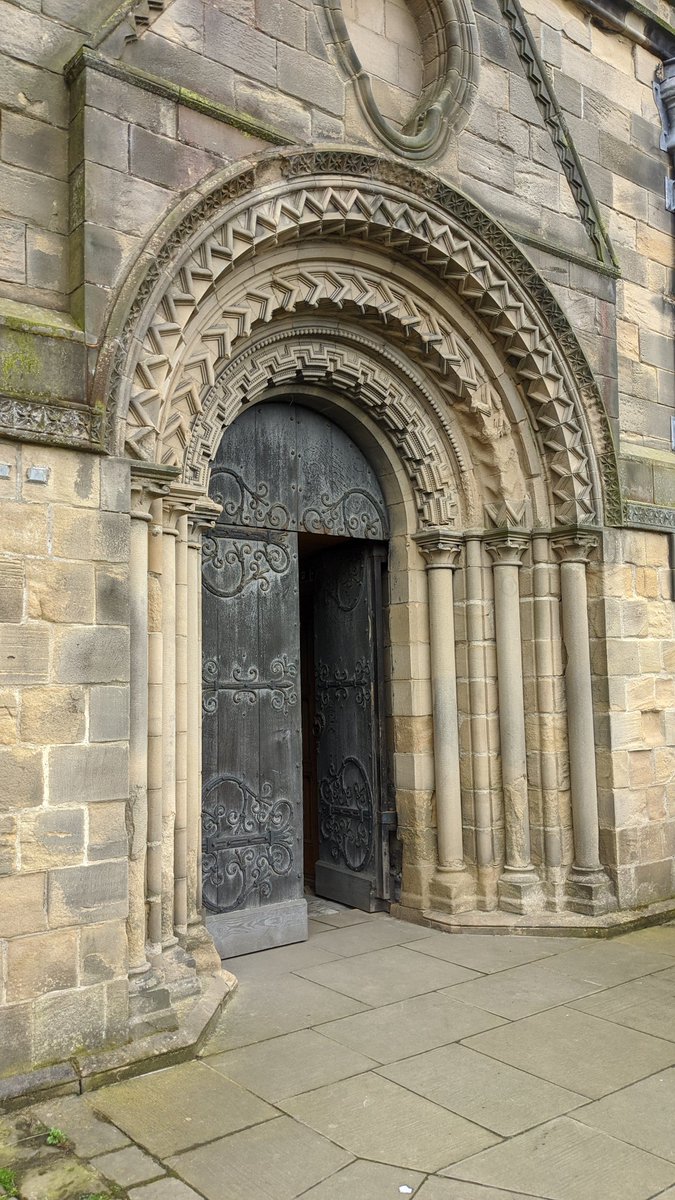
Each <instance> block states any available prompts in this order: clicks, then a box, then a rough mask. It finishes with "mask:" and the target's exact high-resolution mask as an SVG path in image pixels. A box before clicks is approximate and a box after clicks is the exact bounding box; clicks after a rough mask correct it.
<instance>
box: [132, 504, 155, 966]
mask: <svg viewBox="0 0 675 1200" xmlns="http://www.w3.org/2000/svg"><path fill="white" fill-rule="evenodd" d="M142 502H143V489H142V486H139V485H136V486H132V507H131V546H130V562H129V568H130V569H129V592H130V612H129V627H130V656H131V676H130V689H129V719H130V729H129V801H130V804H129V810H130V815H131V837H130V852H129V919H128V930H129V974H130V975H140V974H144V973H145V972H146V971H147V970H148V969H149V965H150V964H149V963H148V961H147V959H146V955H145V937H146V914H145V870H146V856H147V838H148V524H149V522H150V514H149V513H148V511H147V509H146V508H143V507H142Z"/></svg>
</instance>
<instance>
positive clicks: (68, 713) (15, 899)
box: [0, 441, 129, 1075]
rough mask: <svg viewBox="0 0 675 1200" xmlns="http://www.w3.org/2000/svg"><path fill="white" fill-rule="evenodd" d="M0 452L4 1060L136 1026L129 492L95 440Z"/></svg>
mask: <svg viewBox="0 0 675 1200" xmlns="http://www.w3.org/2000/svg"><path fill="white" fill-rule="evenodd" d="M0 463H2V464H3V471H5V468H7V470H6V471H5V474H4V477H3V478H1V479H0V497H1V500H2V518H3V521H2V543H1V547H0V743H1V744H0V1047H1V1048H2V1049H1V1051H0V1074H2V1075H4V1074H7V1073H8V1072H10V1073H11V1072H12V1071H13V1070H14V1071H19V1070H25V1069H26V1068H27V1067H28V1066H29V1065H30V1064H31V1063H49V1062H59V1061H61V1060H63V1059H65V1058H68V1057H69V1056H70V1055H72V1054H73V1053H75V1052H76V1051H79V1050H83V1049H93V1048H97V1047H100V1046H104V1045H106V1044H107V1043H111V1042H119V1041H120V1040H124V1039H125V1037H126V1031H127V961H126V929H125V920H126V916H127V855H128V841H127V829H126V805H127V800H128V794H129V783H128V736H129V688H128V679H129V634H128V605H129V598H128V555H129V516H128V510H129V497H128V477H127V472H126V470H124V469H122V470H120V467H119V464H118V463H117V462H114V461H112V460H106V459H101V458H100V457H98V456H96V455H93V454H83V453H77V452H73V451H69V450H59V449H54V448H48V447H45V446H31V445H25V446H23V447H21V446H18V445H17V443H15V442H6V441H3V442H2V443H0ZM36 472H39V474H40V479H39V480H34V479H33V478H31V475H35V473H36ZM45 473H46V474H47V479H46V481H45V482H42V481H41V480H42V476H43V475H44V474H45Z"/></svg>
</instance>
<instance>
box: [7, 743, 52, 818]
mask: <svg viewBox="0 0 675 1200" xmlns="http://www.w3.org/2000/svg"><path fill="white" fill-rule="evenodd" d="M43 787H44V783H43V775H42V752H41V751H40V750H29V749H28V748H27V747H26V746H2V747H0V812H8V811H11V810H12V809H14V808H31V807H34V806H35V805H37V804H41V803H42V799H43Z"/></svg>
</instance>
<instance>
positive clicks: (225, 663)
mask: <svg viewBox="0 0 675 1200" xmlns="http://www.w3.org/2000/svg"><path fill="white" fill-rule="evenodd" d="M210 494H211V496H212V497H213V499H214V500H216V501H217V502H218V503H219V504H220V505H221V506H222V511H221V514H220V516H219V518H218V520H217V523H216V526H215V528H214V529H213V531H211V532H210V533H209V534H208V535H207V536H205V537H204V540H203V671H202V679H203V796H202V805H203V821H202V850H203V900H204V907H205V909H206V924H207V927H208V928H209V930H210V932H211V933H212V935H213V937H214V940H215V942H216V945H217V946H218V949H219V950H220V952H221V954H222V955H223V957H232V956H234V955H237V954H244V953H249V952H250V951H252V950H259V949H264V948H266V947H268V946H273V945H282V944H284V943H287V942H293V941H300V940H302V939H304V938H305V937H306V936H307V906H306V903H305V900H304V880H303V874H304V872H303V821H302V791H303V771H302V724H301V688H300V683H301V679H300V621H299V570H298V533H299V531H300V532H301V533H302V535H303V537H307V536H308V535H312V537H316V538H317V539H319V538H323V539H324V541H325V540H328V539H331V538H336V539H342V540H344V539H356V538H358V539H361V541H360V542H359V545H364V544H365V542H367V541H368V540H376V541H378V542H381V541H382V539H383V538H385V537H386V514H385V508H384V500H383V497H382V493H381V491H380V488H379V485H378V483H377V480H376V478H375V476H374V474H373V471H372V469H371V467H370V466H369V464H368V463H367V461H366V459H365V458H364V456H363V454H362V453H361V451H360V450H358V448H357V447H356V446H355V445H354V443H353V442H352V441H351V440H350V439H349V437H348V436H347V435H346V434H345V433H344V432H343V431H342V430H341V429H338V428H337V427H336V426H334V425H333V424H332V423H331V422H330V421H328V420H327V419H326V418H325V417H323V416H321V415H320V414H318V413H315V412H311V411H309V410H307V409H303V408H299V407H297V406H295V405H293V404H291V403H270V404H261V405H257V406H255V408H253V409H250V410H248V411H246V412H245V413H244V414H243V415H242V416H241V417H240V418H239V419H238V420H237V421H236V422H235V423H234V425H233V426H232V428H231V429H230V430H228V431H227V433H226V434H225V436H224V438H223V441H222V443H221V445H220V447H219V450H218V454H217V456H216V459H215V461H214V463H213V466H212V472H211V485H210ZM363 539H365V541H364V540H363ZM353 544H354V545H356V542H354V543H353ZM359 553H361V552H360V551H359ZM371 573H372V572H371ZM369 586H370V585H369ZM359 611H361V610H359ZM364 611H365V610H364ZM345 629H346V630H347V626H345ZM347 631H348V630H347ZM372 711H373V712H374V711H375V710H374V708H373V709H372ZM359 728H360V727H359ZM345 730H346V736H347V734H349V736H351V732H350V730H351V727H347V726H345ZM335 786H337V784H336V785H335ZM371 786H373V785H371ZM378 853H379V852H378ZM376 860H377V864H378V866H377V870H378V871H380V873H381V864H380V857H377V856H376ZM369 861H370V860H369ZM364 869H365V867H364ZM368 869H369V868H368ZM363 878H364V879H365V878H366V876H365V875H364V876H363ZM360 894H361V893H359V895H360ZM350 902H351V901H350ZM353 902H354V903H356V900H354V901H353Z"/></svg>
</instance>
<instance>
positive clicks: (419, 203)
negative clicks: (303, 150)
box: [102, 151, 620, 525]
mask: <svg viewBox="0 0 675 1200" xmlns="http://www.w3.org/2000/svg"><path fill="white" fill-rule="evenodd" d="M261 174H262V168H261ZM264 179H265V187H264V188H262V189H260V191H258V192H254V193H253V194H252V195H251V194H250V191H251V190H252V189H253V187H254V183H255V172H254V171H251V170H249V171H247V173H245V174H243V175H241V176H239V177H235V178H233V179H232V180H230V181H229V182H228V184H227V185H221V186H220V188H219V189H216V190H214V191H213V192H212V193H210V194H209V195H208V196H207V197H206V198H205V199H203V200H201V201H200V203H199V204H198V205H197V206H196V207H195V208H194V209H193V210H192V211H191V212H190V213H189V214H188V216H187V217H186V219H185V222H184V223H183V224H182V225H179V226H177V227H176V228H175V229H174V231H173V233H172V235H171V237H170V238H169V240H168V241H167V243H166V245H165V247H164V249H163V250H160V252H159V253H158V254H157V255H156V257H155V262H154V265H153V266H152V267H151V268H150V270H149V271H148V273H147V276H146V280H145V283H144V285H143V287H142V288H141V289H140V292H137V298H136V300H135V303H133V304H132V311H131V313H130V314H129V317H128V319H127V322H126V325H125V328H124V330H123V333H122V336H121V337H120V338H119V339H118V343H117V352H116V354H115V360H114V363H113V367H112V371H111V381H110V382H111V384H112V387H111V389H110V390H111V391H112V392H113V393H114V396H115V400H114V402H115V404H116V405H117V409H116V412H113V415H112V419H111V432H112V434H113V437H114V438H115V437H116V441H117V447H118V448H119V449H121V443H122V440H123V436H124V427H125V426H126V424H127V422H126V417H127V414H128V418H129V426H128V427H129V432H130V435H131V446H130V449H131V450H132V452H133V446H134V441H136V442H138V438H137V435H136V433H135V432H134V428H135V429H136V430H138V429H139V428H140V429H142V428H145V429H147V430H148V431H151V430H152V429H153V428H154V429H155V430H158V429H159V428H160V426H161V425H162V424H163V414H162V411H161V410H162V405H163V403H164V401H165V399H166V381H167V378H168V377H169V376H171V378H172V381H173V382H172V391H173V394H175V384H176V380H177V377H178V374H179V373H180V371H181V369H182V368H183V366H185V368H186V372H185V374H184V377H183V379H182V382H181V386H182V387H183V389H184V392H183V394H184V397H186V398H187V402H188V407H189V406H190V405H192V408H193V410H194V411H193V413H192V417H193V418H194V417H195V416H196V415H197V413H198V412H199V409H200V407H201V404H202V400H203V396H204V395H205V394H206V392H207V391H208V390H209V389H210V388H211V387H213V385H214V383H215V378H214V377H212V375H211V377H210V376H209V372H210V370H211V368H212V361H213V360H212V356H211V354H210V353H209V351H208V349H207V348H206V346H205V347H204V352H203V354H202V357H201V361H200V362H196V361H195V360H194V356H189V361H188V359H186V356H185V341H184V338H183V330H184V329H185V328H186V327H187V326H188V325H189V324H190V322H192V325H191V328H192V329H193V330H194V329H195V328H196V326H197V325H198V324H199V313H200V310H201V307H202V305H204V308H205V311H206V305H208V299H209V295H210V294H212V292H213V290H214V288H216V286H217V285H218V283H219V281H220V280H223V279H226V278H227V279H228V280H229V277H230V276H234V275H235V274H236V273H237V271H238V269H239V268H241V267H243V264H244V263H245V262H247V261H248V260H250V259H251V258H252V257H253V256H254V255H255V257H256V259H259V260H262V259H263V257H264V256H265V255H266V254H268V253H270V252H271V251H273V250H275V249H276V248H277V247H279V246H284V245H288V244H291V243H292V244H294V245H295V244H297V243H298V242H300V243H302V242H304V241H306V240H309V239H313V240H316V241H319V239H320V241H321V243H325V244H329V243H331V242H332V241H333V240H334V239H342V240H343V241H344V240H345V239H351V240H352V241H353V242H356V243H359V244H361V245H363V244H364V239H367V240H368V243H369V244H370V243H372V244H377V245H379V246H382V247H386V248H387V249H388V252H389V253H390V254H392V255H393V256H394V257H396V258H398V257H400V258H401V259H402V260H405V261H408V262H411V263H417V264H419V267H420V270H421V271H422V272H429V273H431V274H433V275H435V276H436V277H438V278H440V279H441V280H442V282H443V284H444V285H445V286H447V287H448V288H449V289H451V290H452V291H453V292H454V293H455V294H456V295H457V296H458V297H459V298H460V300H461V302H462V303H463V304H465V305H466V306H467V308H468V309H469V310H471V311H473V313H474V314H475V315H476V316H477V318H478V319H479V321H480V322H481V323H482V324H483V326H484V327H485V328H486V329H487V331H488V333H489V335H490V337H491V338H492V339H493V340H494V341H495V343H496V344H497V345H499V347H500V349H501V352H502V354H503V356H504V359H505V361H506V363H508V366H509V369H510V370H511V372H512V373H513V375H514V377H515V378H516V379H517V380H518V382H519V384H520V386H521V388H522V391H523V394H524V396H525V399H526V403H527V405H528V409H529V413H530V419H531V422H532V425H533V427H534V428H536V429H538V431H539V436H540V439H541V443H542V447H543V452H544V454H545V456H546V459H547V462H548V465H549V469H550V474H551V478H552V480H553V483H552V489H551V490H552V503H553V508H554V514H555V520H556V521H557V523H559V524H563V525H569V524H584V523H592V524H594V523H598V522H600V521H601V520H602V517H603V501H604V518H605V520H606V521H607V522H612V521H614V522H616V521H618V520H619V519H620V503H619V500H620V498H619V491H618V482H617V473H616V462H615V457H614V449H613V444H612V440H611V435H610V431H609V426H608V422H607V418H606V414H605V412H604V408H603V405H602V401H601V399H600V396H599V393H598V391H597V387H596V385H595V383H594V380H593V377H592V374H591V372H590V369H589V367H588V364H587V362H586V360H585V358H584V356H583V353H582V351H581V349H580V347H579V344H578V343H577V341H576V338H575V337H574V334H573V333H572V330H571V328H570V327H569V324H568V323H567V321H566V319H565V317H564V316H563V314H562V312H561V310H560V309H559V307H558V305H557V304H556V302H555V300H554V299H553V297H552V295H551V293H550V292H549V291H548V288H547V287H546V286H545V284H544V283H543V281H542V280H541V279H540V277H539V276H538V275H537V273H536V272H535V271H534V268H533V267H532V266H531V264H530V263H529V262H528V261H527V260H526V259H525V258H524V256H523V255H522V254H521V253H520V251H519V250H518V249H517V248H516V247H515V246H514V244H513V243H512V242H511V241H510V239H509V238H508V236H507V235H506V234H505V233H504V232H503V231H502V230H501V229H500V228H499V227H498V226H496V225H495V224H494V223H493V222H492V221H491V220H490V219H489V218H488V217H487V216H486V215H485V214H484V213H482V212H481V211H480V210H479V209H477V207H476V206H475V205H473V204H472V203H471V202H469V201H468V200H466V199H465V198H464V197H462V196H460V195H459V194H458V193H456V192H454V191H452V189H450V188H448V187H446V186H445V185H443V184H441V183H439V181H438V180H435V179H433V178H431V177H429V176H424V175H422V174H420V173H418V172H413V171H412V170H410V169H408V168H405V169H404V170H402V169H399V168H396V169H394V167H393V166H392V164H390V163H387V162H385V161H381V160H379V159H378V158H377V157H376V156H375V155H368V154H349V153H341V152H337V151H331V152H313V153H308V154H289V155H281V156H279V157H278V158H277V159H276V161H274V162H272V161H270V160H269V159H268V160H267V161H266V162H265V164H264ZM401 184H405V187H402V186H401ZM225 197H227V199H226V198H225ZM233 197H237V198H236V199H233ZM228 201H230V202H229V203H228ZM344 283H345V281H344V280H334V281H330V280H324V281H321V282H320V285H319V284H317V281H316V280H312V279H309V280H305V282H304V284H303V286H304V287H305V289H306V290H305V293H304V295H303V297H302V300H303V302H304V304H305V305H306V306H308V307H312V306H313V307H316V305H317V304H318V303H320V302H326V303H332V304H333V305H334V306H335V307H337V308H339V307H340V306H341V305H343V306H344V303H345V300H346V299H347V294H346V293H345V292H344V291H343V286H344ZM354 286H355V281H354V280H352V281H351V283H350V284H349V287H350V288H353V287H354ZM312 293H313V294H312ZM296 299H297V293H295V294H294V292H293V289H290V291H289V290H288V289H286V290H284V288H283V287H282V288H281V290H280V292H278V293H277V294H275V295H273V296H272V295H270V294H269V293H266V294H264V295H262V296H261V297H260V298H259V300H258V302H257V303H258V304H259V308H258V312H257V313H256V312H253V313H252V312H251V311H250V310H249V311H246V310H244V311H240V312H232V313H228V314H226V315H225V318H224V319H223V321H222V323H221V326H220V328H215V329H214V327H213V325H212V324H211V325H209V326H208V330H209V340H210V341H211V343H218V342H219V343H220V347H221V349H222V354H221V358H222V360H223V362H222V365H224V363H225V360H226V359H227V358H229V357H230V353H229V349H228V347H231V345H232V341H233V339H234V340H235V341H236V339H237V337H245V336H247V335H248V333H249V332H250V329H251V328H252V326H253V325H254V324H255V323H256V321H257V320H259V319H260V312H263V311H264V310H265V309H266V308H267V307H268V306H270V305H272V306H273V307H274V308H275V309H276V310H277V311H278V312H280V313H283V314H284V315H288V314H289V313H291V312H293V311H295V308H296ZM349 299H350V300H351V301H352V303H353V304H354V305H355V306H356V307H357V308H359V305H360V307H361V309H362V310H365V309H367V308H368V307H369V306H371V305H372V307H373V308H379V312H380V319H381V320H385V319H386V320H387V321H388V322H392V323H393V316H392V314H395V316H396V324H397V325H398V327H399V329H401V328H403V327H405V328H406V330H407V332H408V337H409V345H410V346H412V345H413V343H414V344H415V345H416V346H417V347H418V349H419V351H421V350H422V349H423V350H424V352H425V354H426V355H427V356H428V358H429V360H430V361H431V360H433V359H434V358H435V359H436V360H440V359H444V361H445V363H447V367H444V368H442V370H441V371H439V373H442V371H443V370H445V371H446V373H448V374H450V375H451V376H452V375H453V372H454V378H453V384H454V387H455V389H456V394H459V395H460V396H461V394H462V390H463V389H464V391H465V393H468V392H470V391H471V389H472V388H473V389H474V391H476V390H478V389H479V388H480V386H481V384H480V381H479V380H478V379H477V378H472V377H471V373H470V372H469V373H467V372H466V371H465V370H464V364H463V362H462V360H461V355H460V356H457V354H456V353H455V351H456V344H455V345H453V343H452V339H450V340H448V339H447V336H446V331H445V330H444V329H443V328H442V313H439V312H431V313H422V312H420V311H414V310H410V308H408V309H407V310H406V306H405V304H404V303H402V302H401V299H400V297H397V296H395V295H394V294H393V293H392V294H391V295H389V296H388V295H387V294H386V292H385V291H381V290H380V291H379V293H378V294H377V295H371V292H370V291H369V290H368V289H367V290H366V291H365V292H363V289H361V291H360V292H357V293H356V294H355V293H354V292H353V291H351V293H350V295H349ZM418 309H419V306H418ZM193 344H194V343H193ZM458 357H459V361H458ZM106 359H107V356H106V355H103V356H102V369H103V372H104V373H105V363H106ZM184 359H185V362H184V361H183V360H184ZM195 372H201V375H202V379H201V384H200V380H199V377H197V379H196V380H195ZM106 382H107V381H106V380H105V378H103V380H102V383H103V386H104V387H105V386H106ZM117 414H119V418H121V419H122V421H123V422H124V425H122V421H120V423H119V424H118V425H117V428H115V419H116V416H117ZM139 450H140V448H139V449H136V453H139ZM140 454H141V455H142V450H140ZM603 493H604V494H603Z"/></svg>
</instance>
